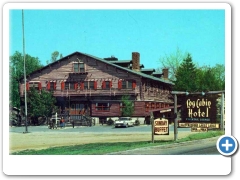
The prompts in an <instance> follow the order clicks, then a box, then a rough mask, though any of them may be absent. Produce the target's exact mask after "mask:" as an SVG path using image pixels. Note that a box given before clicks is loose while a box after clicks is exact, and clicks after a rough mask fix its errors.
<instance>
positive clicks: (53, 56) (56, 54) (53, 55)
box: [46, 51, 63, 64]
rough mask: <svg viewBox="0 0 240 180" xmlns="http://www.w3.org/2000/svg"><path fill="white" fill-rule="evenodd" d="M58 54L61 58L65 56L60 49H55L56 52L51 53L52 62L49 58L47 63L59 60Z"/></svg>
mask: <svg viewBox="0 0 240 180" xmlns="http://www.w3.org/2000/svg"><path fill="white" fill-rule="evenodd" d="M58 56H59V58H60V59H61V58H62V57H63V55H62V54H60V53H59V52H58V51H54V52H53V53H52V54H51V60H50V62H49V61H48V60H47V61H46V63H47V64H49V63H53V62H55V61H57V60H58Z"/></svg>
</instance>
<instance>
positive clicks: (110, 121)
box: [107, 118, 114, 126]
mask: <svg viewBox="0 0 240 180" xmlns="http://www.w3.org/2000/svg"><path fill="white" fill-rule="evenodd" d="M113 124H114V121H113V120H112V119H111V118H110V119H109V120H108V121H107V125H109V126H112V125H113Z"/></svg>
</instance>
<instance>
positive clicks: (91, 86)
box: [89, 81, 95, 89]
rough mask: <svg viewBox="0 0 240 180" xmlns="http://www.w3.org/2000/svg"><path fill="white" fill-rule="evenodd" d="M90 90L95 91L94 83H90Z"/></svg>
mask: <svg viewBox="0 0 240 180" xmlns="http://www.w3.org/2000/svg"><path fill="white" fill-rule="evenodd" d="M89 88H90V89H95V88H94V81H90V82H89Z"/></svg>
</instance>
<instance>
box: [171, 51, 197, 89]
mask: <svg viewBox="0 0 240 180" xmlns="http://www.w3.org/2000/svg"><path fill="white" fill-rule="evenodd" d="M197 83H198V82H197V70H196V67H195V64H194V63H193V61H192V57H191V55H190V54H189V53H188V55H187V57H186V58H185V59H184V60H183V62H182V63H181V64H180V66H179V67H178V68H177V71H176V81H175V86H174V90H177V91H197V90H198V89H197Z"/></svg>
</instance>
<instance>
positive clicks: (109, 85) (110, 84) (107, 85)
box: [102, 81, 112, 89]
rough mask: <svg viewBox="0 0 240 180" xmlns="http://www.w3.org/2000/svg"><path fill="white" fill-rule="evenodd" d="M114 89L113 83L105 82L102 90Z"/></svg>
mask: <svg viewBox="0 0 240 180" xmlns="http://www.w3.org/2000/svg"><path fill="white" fill-rule="evenodd" d="M111 87H112V81H103V82H102V89H110V88H111Z"/></svg>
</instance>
